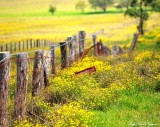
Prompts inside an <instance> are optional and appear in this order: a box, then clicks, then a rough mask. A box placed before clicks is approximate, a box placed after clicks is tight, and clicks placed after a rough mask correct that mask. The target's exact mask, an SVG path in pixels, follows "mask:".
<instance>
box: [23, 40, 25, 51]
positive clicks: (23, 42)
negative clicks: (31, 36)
mask: <svg viewBox="0 0 160 127" xmlns="http://www.w3.org/2000/svg"><path fill="white" fill-rule="evenodd" d="M24 49H25V41H23V51H24Z"/></svg>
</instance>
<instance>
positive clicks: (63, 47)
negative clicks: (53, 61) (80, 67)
mask: <svg viewBox="0 0 160 127" xmlns="http://www.w3.org/2000/svg"><path fill="white" fill-rule="evenodd" d="M60 50H61V69H64V68H66V67H67V45H66V42H60Z"/></svg>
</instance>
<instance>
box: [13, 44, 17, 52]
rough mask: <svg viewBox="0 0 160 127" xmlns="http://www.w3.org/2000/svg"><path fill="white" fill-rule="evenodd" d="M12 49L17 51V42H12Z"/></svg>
mask: <svg viewBox="0 0 160 127" xmlns="http://www.w3.org/2000/svg"><path fill="white" fill-rule="evenodd" d="M14 51H17V43H16V42H15V43H14Z"/></svg>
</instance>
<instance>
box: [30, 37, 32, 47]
mask: <svg viewBox="0 0 160 127" xmlns="http://www.w3.org/2000/svg"><path fill="white" fill-rule="evenodd" d="M30 49H32V39H30Z"/></svg>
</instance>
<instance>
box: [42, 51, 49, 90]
mask: <svg viewBox="0 0 160 127" xmlns="http://www.w3.org/2000/svg"><path fill="white" fill-rule="evenodd" d="M50 63H51V55H50V52H49V51H43V67H44V68H43V69H44V73H43V74H44V87H45V88H46V87H47V86H48V85H49V75H50V72H49V71H50Z"/></svg>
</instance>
